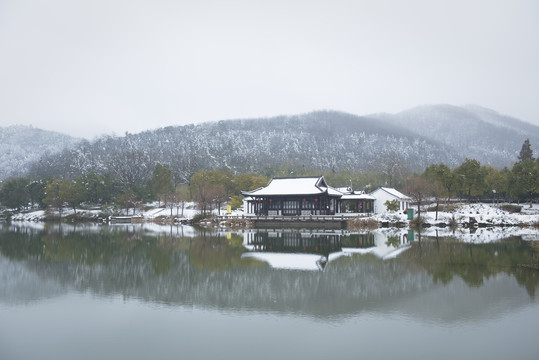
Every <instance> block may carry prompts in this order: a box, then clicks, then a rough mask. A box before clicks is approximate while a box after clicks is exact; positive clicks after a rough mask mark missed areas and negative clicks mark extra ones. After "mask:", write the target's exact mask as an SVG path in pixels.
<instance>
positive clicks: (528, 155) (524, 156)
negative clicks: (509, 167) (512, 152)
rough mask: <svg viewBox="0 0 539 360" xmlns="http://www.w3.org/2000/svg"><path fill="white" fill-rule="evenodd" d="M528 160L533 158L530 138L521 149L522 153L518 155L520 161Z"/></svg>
mask: <svg viewBox="0 0 539 360" xmlns="http://www.w3.org/2000/svg"><path fill="white" fill-rule="evenodd" d="M526 160H533V150H532V148H531V146H530V139H526V140H525V141H524V144H522V149H520V154H519V155H518V161H520V162H524V161H526Z"/></svg>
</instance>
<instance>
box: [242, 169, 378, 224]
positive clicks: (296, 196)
mask: <svg viewBox="0 0 539 360" xmlns="http://www.w3.org/2000/svg"><path fill="white" fill-rule="evenodd" d="M242 194H243V195H244V196H245V199H244V206H243V207H244V212H245V214H247V215H256V216H309V215H338V214H342V213H352V212H353V213H357V212H361V213H372V212H373V211H374V200H375V199H374V197H372V196H370V195H367V194H362V193H354V192H353V191H351V190H350V191H348V192H346V193H345V192H342V191H339V190H337V189H335V188H332V187H331V186H328V185H327V183H326V181H325V179H324V177H323V176H318V177H287V178H273V179H271V181H270V182H269V183H268V185H266V186H265V187H262V188H259V189H256V190H253V191H242Z"/></svg>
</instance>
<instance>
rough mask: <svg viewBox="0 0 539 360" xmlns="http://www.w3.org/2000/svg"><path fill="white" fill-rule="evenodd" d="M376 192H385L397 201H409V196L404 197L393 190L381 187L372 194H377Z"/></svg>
mask: <svg viewBox="0 0 539 360" xmlns="http://www.w3.org/2000/svg"><path fill="white" fill-rule="evenodd" d="M378 191H385V192H387V193H388V194H390V195H393V196H394V197H396V198H397V199H401V200H410V197H409V196H406V195H404V194H403V193H401V192H400V191H398V190H395V189H393V188H386V187H381V188H378V189H376V190H374V191H373V192H372V193H371V195H372V194H374V193H376V192H378Z"/></svg>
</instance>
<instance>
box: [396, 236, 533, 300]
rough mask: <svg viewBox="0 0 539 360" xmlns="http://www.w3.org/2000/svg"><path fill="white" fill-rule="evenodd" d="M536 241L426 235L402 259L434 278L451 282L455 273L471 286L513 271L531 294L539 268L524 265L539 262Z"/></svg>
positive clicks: (436, 280) (531, 294)
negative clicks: (465, 239)
mask: <svg viewBox="0 0 539 360" xmlns="http://www.w3.org/2000/svg"><path fill="white" fill-rule="evenodd" d="M535 246H537V245H536V244H534V242H528V241H523V240H522V238H520V237H512V238H508V239H504V240H501V241H499V242H492V243H483V244H470V243H463V242H459V241H458V240H456V239H454V238H438V237H437V238H425V237H424V236H423V239H422V241H418V242H414V243H412V248H411V249H410V250H408V251H407V252H405V253H403V254H402V255H401V256H402V259H406V260H409V261H412V262H414V263H418V264H420V265H421V266H423V267H424V268H425V269H426V270H427V271H428V272H429V273H430V274H431V275H432V278H433V280H434V281H435V282H441V283H443V284H448V283H450V282H451V281H452V280H453V277H454V276H458V277H460V278H461V279H462V280H464V281H465V282H466V284H468V286H470V287H480V286H482V285H483V282H484V281H485V279H489V278H490V277H492V276H495V275H497V274H500V273H507V274H511V275H513V276H514V277H515V279H516V280H517V282H518V283H519V285H521V286H523V287H525V288H526V290H527V291H528V294H529V295H530V296H531V297H534V296H535V290H536V289H537V287H539V273H538V272H537V270H534V269H529V268H526V267H524V266H529V265H537V264H539V261H538V257H537V252H536V251H535V249H534V247H535Z"/></svg>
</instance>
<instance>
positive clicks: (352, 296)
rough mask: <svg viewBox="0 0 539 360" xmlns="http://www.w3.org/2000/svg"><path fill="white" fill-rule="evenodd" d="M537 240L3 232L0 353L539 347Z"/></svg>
mask: <svg viewBox="0 0 539 360" xmlns="http://www.w3.org/2000/svg"><path fill="white" fill-rule="evenodd" d="M538 263H539V246H538V243H537V242H536V241H528V240H523V239H522V238H521V237H511V238H500V239H498V240H496V241H490V239H489V242H487V243H467V242H463V241H462V240H459V239H458V238H455V237H452V236H437V237H435V236H420V235H419V234H417V233H415V234H414V233H411V232H408V231H407V230H393V231H387V230H385V231H382V230H380V231H376V232H371V233H349V232H342V231H333V230H327V231H324V230H305V231H299V230H287V229H284V230H275V229H273V230H249V231H237V232H215V231H207V230H206V231H203V230H196V229H194V228H191V227H151V226H148V225H136V226H135V225H124V226H81V227H73V226H68V225H58V224H56V225H47V226H41V225H39V226H34V227H31V226H8V225H4V226H3V228H2V229H1V230H0V359H3V360H4V359H6V360H8V359H37V358H39V359H110V358H114V359H148V358H159V359H178V358H184V359H228V358H237V359H252V358H256V359H275V358H310V359H327V358H328V357H335V358H339V359H357V358H378V359H386V358H399V359H418V358H419V359H421V358H425V359H433V358H436V359H455V358H459V359H472V358H473V359H478V358H482V359H508V358H517V359H537V358H538V356H539V342H538V341H537V333H538V330H539V302H538V301H537V299H536V292H537V289H538V287H539V271H538V270H534V269H533V268H534V267H536V266H537V264H538Z"/></svg>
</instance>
